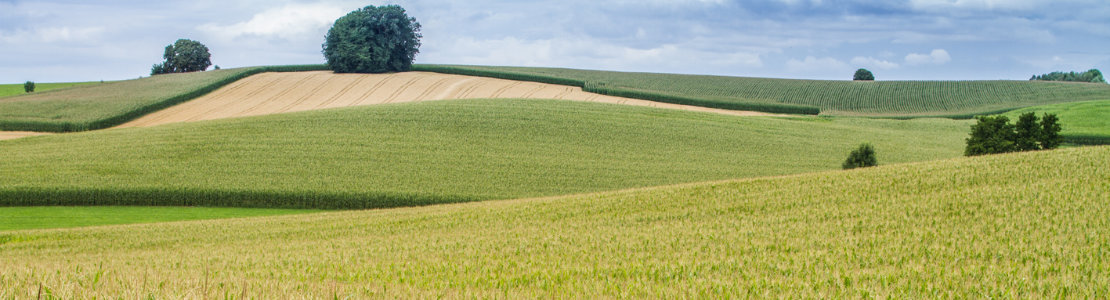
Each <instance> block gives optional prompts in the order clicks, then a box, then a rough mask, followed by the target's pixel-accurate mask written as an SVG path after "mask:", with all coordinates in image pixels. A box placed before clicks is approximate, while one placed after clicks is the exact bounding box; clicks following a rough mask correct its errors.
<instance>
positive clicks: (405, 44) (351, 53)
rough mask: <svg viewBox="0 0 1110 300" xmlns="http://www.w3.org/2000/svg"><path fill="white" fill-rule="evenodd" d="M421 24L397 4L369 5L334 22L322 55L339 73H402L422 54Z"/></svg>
mask: <svg viewBox="0 0 1110 300" xmlns="http://www.w3.org/2000/svg"><path fill="white" fill-rule="evenodd" d="M421 37H422V36H421V35H420V23H417V22H416V19H415V18H411V17H409V16H408V15H407V14H405V9H404V8H401V7H400V6H397V5H386V6H381V7H376V6H367V7H364V8H361V9H359V10H356V11H353V12H351V13H349V14H347V15H346V16H343V17H340V18H339V19H338V20H335V25H332V27H331V29H329V30H328V34H327V36H325V37H324V45H323V48H324V50H323V53H324V58H325V59H326V60H327V62H328V66H330V67H331V69H332V70H333V71H335V72H337V73H385V72H402V71H408V70H409V69H411V68H412V61H413V59H415V58H416V54H417V53H419V52H420V50H419V48H420V38H421Z"/></svg>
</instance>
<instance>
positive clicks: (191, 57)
mask: <svg viewBox="0 0 1110 300" xmlns="http://www.w3.org/2000/svg"><path fill="white" fill-rule="evenodd" d="M162 58H165V61H162V63H160V64H155V65H154V66H153V67H151V68H150V75H158V74H167V73H186V72H196V71H204V70H206V69H208V66H211V65H212V54H211V53H209V52H208V47H207V46H205V45H204V44H201V43H200V42H198V41H194V40H188V39H179V40H177V42H174V43H173V44H171V45H169V46H166V51H165V52H163V54H162Z"/></svg>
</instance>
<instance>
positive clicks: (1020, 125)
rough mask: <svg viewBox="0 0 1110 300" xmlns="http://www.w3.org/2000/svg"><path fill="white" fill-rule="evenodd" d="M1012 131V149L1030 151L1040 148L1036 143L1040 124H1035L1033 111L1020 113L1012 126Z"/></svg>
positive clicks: (1035, 119) (1038, 137)
mask: <svg viewBox="0 0 1110 300" xmlns="http://www.w3.org/2000/svg"><path fill="white" fill-rule="evenodd" d="M1014 133H1015V136H1014V147H1015V149H1014V150H1017V151H1032V150H1038V149H1040V148H1041V146H1040V145H1039V144H1038V140H1039V139H1040V137H1041V125H1040V124H1037V114H1035V113H1033V112H1028V113H1024V114H1021V116H1019V117H1018V120H1017V124H1015V126H1014Z"/></svg>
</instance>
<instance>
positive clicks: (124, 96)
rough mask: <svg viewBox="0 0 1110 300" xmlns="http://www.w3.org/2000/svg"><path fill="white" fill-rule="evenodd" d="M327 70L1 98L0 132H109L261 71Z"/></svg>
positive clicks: (241, 72)
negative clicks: (263, 73)
mask: <svg viewBox="0 0 1110 300" xmlns="http://www.w3.org/2000/svg"><path fill="white" fill-rule="evenodd" d="M326 69H327V68H326V66H324V65H293V66H270V67H250V68H237V69H224V70H215V71H206V72H194V73H184V74H166V75H158V76H152V77H147V78H141V79H136V80H125V81H118V82H111V83H104V84H96V85H86V86H77V87H73V88H70V89H64V90H58V91H55V92H49V93H41V94H39V93H34V94H27V95H21V96H13V97H6V98H0V130H8V131H39V132H74V131H88V130H96V129H103V128H109V127H112V126H116V125H119V124H123V123H124V122H127V121H130V120H133V119H135V118H138V117H140V116H143V115H145V114H148V113H151V112H154V111H157V110H160V109H163V108H166V107H169V106H172V105H176V104H178V103H181V102H184V101H188V100H190V99H193V98H196V97H199V96H201V95H204V94H207V93H209V92H211V91H213V90H216V89H218V88H220V87H223V86H225V85H227V84H229V83H232V82H235V81H236V80H239V79H242V78H245V77H247V76H250V75H254V74H258V73H261V72H296V71H314V70H326Z"/></svg>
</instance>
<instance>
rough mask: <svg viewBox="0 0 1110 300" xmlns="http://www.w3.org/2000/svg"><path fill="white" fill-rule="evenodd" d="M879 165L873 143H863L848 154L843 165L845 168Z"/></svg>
mask: <svg viewBox="0 0 1110 300" xmlns="http://www.w3.org/2000/svg"><path fill="white" fill-rule="evenodd" d="M877 165H879V161H878V160H877V159H876V158H875V148H874V147H871V144H867V143H864V144H861V145H859V148H857V149H856V150H852V153H849V154H848V159H847V160H845V161H844V164H842V165H841V167H843V168H844V169H845V170H847V169H855V168H864V167H874V166H877Z"/></svg>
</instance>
